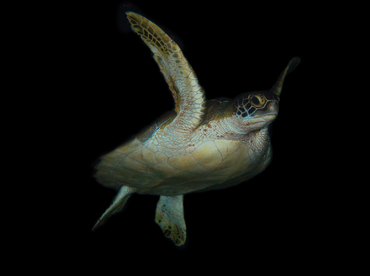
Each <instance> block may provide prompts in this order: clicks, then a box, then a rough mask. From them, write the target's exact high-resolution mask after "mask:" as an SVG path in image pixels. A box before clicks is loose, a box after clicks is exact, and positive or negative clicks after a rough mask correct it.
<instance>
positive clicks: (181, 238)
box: [94, 12, 300, 246]
mask: <svg viewBox="0 0 370 276" xmlns="http://www.w3.org/2000/svg"><path fill="white" fill-rule="evenodd" d="M126 15H127V18H128V20H129V22H130V24H131V28H132V30H133V31H134V32H136V33H137V34H138V35H139V36H140V37H141V39H142V40H143V41H144V43H145V44H146V45H147V46H148V47H149V48H150V50H151V51H152V53H153V57H154V60H155V61H156V62H157V64H158V66H159V69H160V71H161V72H162V74H163V76H164V78H165V80H166V82H167V84H168V86H169V88H170V90H171V92H172V96H173V98H174V100H175V108H174V110H172V111H171V112H169V113H167V114H165V115H164V116H162V117H161V118H159V119H157V120H156V121H155V122H154V123H153V124H152V125H151V126H149V127H147V128H146V129H145V130H143V131H142V132H141V133H139V134H138V135H136V136H135V137H134V138H132V139H131V140H130V141H128V142H126V143H125V144H123V145H121V146H119V147H117V148H116V149H115V150H113V151H112V152H110V153H108V154H106V155H104V156H102V157H101V160H100V162H99V163H98V164H97V166H96V173H95V178H96V180H97V182H99V183H101V184H102V185H104V186H106V187H110V188H114V189H116V190H118V194H117V195H116V197H115V199H114V201H113V203H112V205H111V206H110V207H109V208H108V209H107V210H106V211H105V213H104V214H103V215H102V216H101V218H100V219H99V220H98V222H97V223H96V225H95V226H94V228H95V227H97V226H98V225H100V224H102V223H103V222H104V221H105V220H107V219H108V218H109V217H110V216H111V215H113V214H114V213H116V212H118V211H120V210H121V209H122V208H123V206H124V205H125V203H126V201H127V199H128V198H129V197H130V195H131V194H132V193H138V194H152V195H159V196H160V198H159V201H158V204H157V207H156V214H155V222H156V223H157V224H158V225H159V226H160V227H161V229H162V231H163V233H164V235H165V236H166V237H168V238H171V239H172V241H173V242H174V243H175V244H176V245H177V246H180V245H183V244H184V243H185V240H186V225H185V220H184V211H183V197H184V195H185V194H187V193H191V192H195V191H206V190H213V189H219V188H225V187H230V186H233V185H237V184H239V183H241V182H244V181H246V180H248V179H250V178H251V177H253V176H255V175H257V174H259V173H260V172H262V171H263V170H264V169H265V168H266V166H267V165H268V164H269V162H270V160H271V144H270V137H269V132H268V127H269V125H270V124H271V123H272V122H273V121H274V120H275V118H276V116H277V114H278V107H279V101H280V93H281V89H282V85H283V81H284V79H285V76H286V75H287V74H288V73H289V72H291V71H292V70H293V69H294V68H295V67H296V66H297V65H298V63H299V61H300V59H299V58H293V59H292V60H291V61H290V62H289V64H288V66H287V67H286V68H285V70H284V71H283V72H282V73H281V74H280V76H279V78H278V80H277V82H276V84H275V85H274V86H273V87H272V88H271V89H270V90H268V91H258V92H248V93H243V94H241V95H239V96H237V97H236V98H234V99H227V98H222V99H215V100H206V98H205V94H204V90H203V88H202V87H201V86H200V84H199V82H198V79H197V77H196V75H195V73H194V71H193V69H192V67H191V66H190V64H189V63H188V61H187V60H186V58H185V57H184V55H183V53H182V51H181V49H180V47H179V46H178V45H177V44H176V43H175V42H174V41H173V40H172V39H171V38H170V37H169V36H168V35H167V34H166V33H165V32H164V31H163V30H162V29H160V28H159V27H158V26H157V25H156V24H154V23H153V22H151V21H149V20H148V19H146V18H145V17H143V16H141V15H139V14H137V13H134V12H126Z"/></svg>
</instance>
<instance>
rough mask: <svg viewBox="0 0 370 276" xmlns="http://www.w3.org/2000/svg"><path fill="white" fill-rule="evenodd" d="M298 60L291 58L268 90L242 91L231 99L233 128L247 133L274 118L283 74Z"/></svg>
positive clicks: (298, 60) (292, 67)
mask: <svg viewBox="0 0 370 276" xmlns="http://www.w3.org/2000/svg"><path fill="white" fill-rule="evenodd" d="M299 62H300V59H299V58H293V59H292V60H291V61H290V62H289V64H288V66H287V67H286V68H285V70H284V71H283V72H282V73H281V74H280V76H279V78H278V80H277V82H276V83H275V85H274V86H273V87H272V88H271V89H270V90H268V91H258V92H248V93H243V94H241V95H239V96H238V97H236V98H235V99H234V100H233V118H234V119H233V120H232V121H233V125H234V127H235V128H237V129H238V130H239V131H241V132H246V133H249V132H251V131H255V130H259V129H261V128H263V127H266V126H268V125H269V124H271V123H272V122H273V121H274V120H275V119H276V117H277V115H278V111H279V102H280V94H281V89H282V86H283V82H284V79H285V76H286V75H287V74H288V73H290V72H291V71H292V70H293V69H294V68H295V67H296V66H297V65H298V64H299Z"/></svg>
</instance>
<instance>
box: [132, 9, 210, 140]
mask: <svg viewBox="0 0 370 276" xmlns="http://www.w3.org/2000/svg"><path fill="white" fill-rule="evenodd" d="M126 14H127V18H128V20H129V22H130V24H131V28H132V30H133V31H134V32H136V33H137V34H138V35H140V37H141V39H142V40H143V41H144V42H145V44H146V45H147V46H148V47H149V48H150V50H151V51H152V52H153V54H154V60H155V61H156V62H157V64H158V66H159V68H160V70H161V72H162V74H163V76H164V78H165V80H166V82H167V84H168V86H169V88H170V90H171V92H172V95H173V98H174V100H175V111H176V113H177V117H176V118H175V119H174V120H173V121H172V122H171V125H172V126H173V127H172V128H171V130H172V131H175V132H176V131H179V132H181V133H184V132H185V133H186V132H190V131H192V130H194V129H196V128H197V127H198V125H199V124H200V122H201V121H202V120H203V117H204V113H205V96H204V91H203V88H202V87H201V86H200V84H199V82H198V78H197V76H196V75H195V72H194V71H193V68H192V67H191V66H190V64H189V63H188V61H187V60H186V58H185V57H184V55H183V53H182V51H181V49H180V47H179V46H178V45H177V44H176V43H175V42H174V41H173V40H172V39H171V38H170V37H169V36H168V35H167V34H166V33H165V32H164V31H163V30H162V29H161V28H159V27H158V26H157V25H156V24H154V23H153V22H151V21H149V20H148V19H146V18H145V17H143V16H141V15H139V14H137V13H134V12H127V13H126Z"/></svg>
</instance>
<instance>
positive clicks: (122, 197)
mask: <svg viewBox="0 0 370 276" xmlns="http://www.w3.org/2000/svg"><path fill="white" fill-rule="evenodd" d="M133 192H134V190H133V189H131V188H129V187H127V186H123V187H122V188H121V189H120V190H119V192H118V194H117V195H116V197H115V199H114V201H113V203H112V205H111V206H109V208H108V209H107V210H106V211H105V212H104V214H103V215H102V216H101V217H100V219H99V220H98V221H97V223H96V224H95V225H94V228H93V229H92V230H93V231H94V230H95V229H96V228H97V227H98V226H100V225H102V224H103V223H104V222H105V221H106V220H107V219H109V218H110V217H111V216H112V215H113V214H115V213H118V212H119V211H121V210H122V208H123V206H125V204H126V202H127V199H128V198H129V197H130V195H131V194H132V193H133Z"/></svg>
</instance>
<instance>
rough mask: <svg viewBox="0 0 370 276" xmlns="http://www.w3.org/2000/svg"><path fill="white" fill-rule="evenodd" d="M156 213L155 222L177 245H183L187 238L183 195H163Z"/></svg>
mask: <svg viewBox="0 0 370 276" xmlns="http://www.w3.org/2000/svg"><path fill="white" fill-rule="evenodd" d="M155 213H156V214H155V222H156V223H157V224H158V225H159V227H161V229H162V231H163V234H164V235H165V236H166V237H167V238H170V239H171V240H172V241H173V242H174V243H175V244H176V245H177V246H180V245H183V244H184V243H185V240H186V225H185V219H184V207H183V195H179V196H161V197H160V198H159V201H158V203H157V209H156V211H155Z"/></svg>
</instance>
